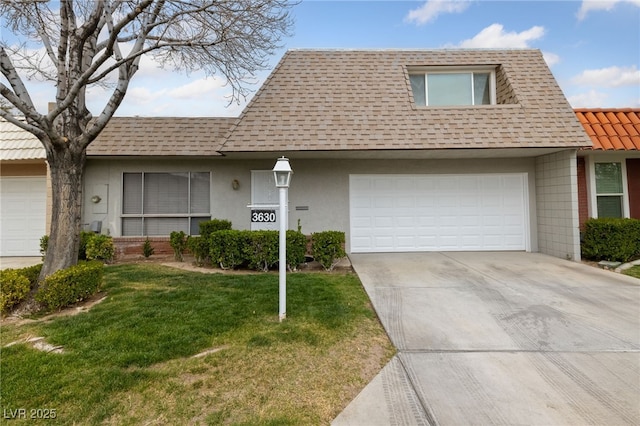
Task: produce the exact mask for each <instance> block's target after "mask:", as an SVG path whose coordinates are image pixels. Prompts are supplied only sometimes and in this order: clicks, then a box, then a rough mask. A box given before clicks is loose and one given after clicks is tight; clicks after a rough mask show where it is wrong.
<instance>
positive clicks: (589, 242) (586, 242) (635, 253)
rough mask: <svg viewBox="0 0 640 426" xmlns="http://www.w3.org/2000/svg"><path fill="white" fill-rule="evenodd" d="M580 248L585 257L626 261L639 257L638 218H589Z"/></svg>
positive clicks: (639, 230) (639, 222) (639, 236)
mask: <svg viewBox="0 0 640 426" xmlns="http://www.w3.org/2000/svg"><path fill="white" fill-rule="evenodd" d="M581 248H582V256H584V257H585V258H586V259H592V260H610V261H616V262H628V261H630V260H633V259H635V258H640V219H589V220H587V221H586V222H585V230H584V238H583V242H582V247H581Z"/></svg>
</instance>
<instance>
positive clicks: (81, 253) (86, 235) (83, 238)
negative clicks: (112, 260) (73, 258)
mask: <svg viewBox="0 0 640 426" xmlns="http://www.w3.org/2000/svg"><path fill="white" fill-rule="evenodd" d="M95 235H96V234H95V233H93V232H87V231H81V232H80V247H79V248H78V259H79V260H87V243H88V242H89V240H90V239H92V238H93V237H94V236H95Z"/></svg>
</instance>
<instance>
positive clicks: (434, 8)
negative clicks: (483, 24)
mask: <svg viewBox="0 0 640 426" xmlns="http://www.w3.org/2000/svg"><path fill="white" fill-rule="evenodd" d="M470 4H471V2H470V1H469V0H449V1H446V0H427V1H426V2H425V3H424V4H423V5H422V6H420V7H419V8H417V9H413V10H411V11H409V14H408V15H407V16H406V17H405V18H404V21H405V22H410V23H411V22H415V23H416V24H417V25H424V24H426V23H428V22H432V21H435V19H436V18H437V17H438V15H440V14H443V13H461V12H464V11H465V10H466V9H467V8H468V7H469V5H470Z"/></svg>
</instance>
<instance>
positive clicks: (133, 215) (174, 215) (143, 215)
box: [120, 170, 213, 237]
mask: <svg viewBox="0 0 640 426" xmlns="http://www.w3.org/2000/svg"><path fill="white" fill-rule="evenodd" d="M172 173H186V174H188V176H189V186H188V191H189V200H191V174H192V173H208V174H209V212H208V213H192V212H187V213H151V214H150V213H145V212H144V182H145V181H144V176H145V175H146V174H172ZM125 174H141V175H142V188H141V193H140V194H141V197H142V205H141V208H142V212H141V213H123V210H124V175H125ZM212 178H213V173H211V171H209V170H203V171H198V170H189V171H184V170H171V171H166V170H163V171H126V172H122V174H121V176H120V183H121V184H120V191H121V200H123V202H122V203H121V206H120V235H122V236H125V237H145V236H147V235H146V234H145V233H144V227H145V225H144V221H145V219H147V218H187V219H188V220H189V226H188V227H189V233H188V234H190V235H194V236H195V235H197V234H191V232H190V231H191V220H192V219H193V218H204V217H209V219H210V218H211V217H212V203H213V194H212V189H213V180H212ZM190 209H191V202H189V210H190ZM126 218H140V219H142V233H141V235H124V226H123V222H124V221H123V219H126ZM152 236H160V235H152ZM167 236H168V235H167Z"/></svg>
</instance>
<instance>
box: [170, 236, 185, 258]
mask: <svg viewBox="0 0 640 426" xmlns="http://www.w3.org/2000/svg"><path fill="white" fill-rule="evenodd" d="M188 238H189V237H188V236H187V234H185V233H184V231H180V232H178V231H173V232H172V233H171V235H170V236H169V244H171V248H172V249H173V257H174V259H175V260H177V261H178V262H182V261H183V260H184V258H183V256H182V254H183V253H184V251H185V249H186V248H187V239H188Z"/></svg>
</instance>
